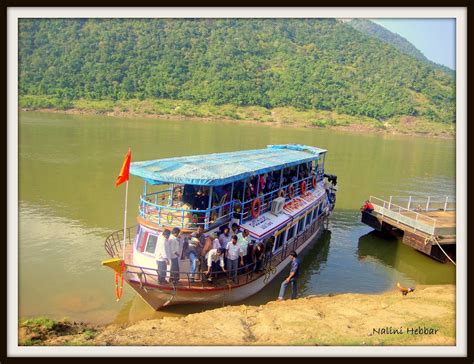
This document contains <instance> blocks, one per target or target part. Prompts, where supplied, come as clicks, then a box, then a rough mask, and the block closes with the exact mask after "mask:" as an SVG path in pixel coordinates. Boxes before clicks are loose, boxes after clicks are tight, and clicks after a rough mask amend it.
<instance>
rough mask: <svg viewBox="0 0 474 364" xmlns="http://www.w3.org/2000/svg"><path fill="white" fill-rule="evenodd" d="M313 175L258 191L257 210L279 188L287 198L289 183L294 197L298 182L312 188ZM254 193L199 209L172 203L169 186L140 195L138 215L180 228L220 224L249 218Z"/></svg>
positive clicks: (267, 205) (269, 201)
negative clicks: (165, 188)
mask: <svg viewBox="0 0 474 364" xmlns="http://www.w3.org/2000/svg"><path fill="white" fill-rule="evenodd" d="M312 179H313V175H310V176H308V177H305V178H302V179H299V180H297V181H295V182H291V183H289V184H287V185H284V186H281V187H280V188H278V189H276V190H273V191H270V192H267V193H265V194H260V195H259V197H258V198H259V199H260V201H261V208H260V213H265V212H267V211H268V210H270V209H271V204H272V201H273V200H274V199H275V198H276V197H278V194H279V193H280V191H281V190H282V191H283V192H284V195H285V200H286V201H289V200H290V199H291V197H290V187H291V186H292V187H293V192H292V195H293V197H296V196H300V195H301V184H302V182H303V181H304V182H305V183H306V190H307V191H309V190H312V189H313V186H312ZM256 198H257V197H253V198H252V199H250V200H246V201H244V202H240V201H238V200H231V201H229V202H226V203H224V204H221V205H217V206H213V207H211V208H210V209H206V210H198V209H190V208H188V207H182V206H173V205H171V204H170V202H171V189H168V190H163V191H159V192H154V193H150V194H147V195H141V196H140V204H139V215H140V216H141V217H142V218H144V219H145V220H147V221H150V222H152V223H155V224H157V225H159V226H173V227H180V228H191V229H195V228H197V227H198V226H203V227H204V229H210V228H213V227H215V226H217V225H220V224H222V223H224V222H226V221H228V220H230V219H231V218H233V217H236V218H239V219H240V223H242V222H244V221H247V220H249V219H250V218H251V217H252V216H251V205H252V203H253V201H254V200H255V199H256Z"/></svg>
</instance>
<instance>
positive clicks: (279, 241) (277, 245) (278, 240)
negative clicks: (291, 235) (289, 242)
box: [273, 233, 285, 251]
mask: <svg viewBox="0 0 474 364" xmlns="http://www.w3.org/2000/svg"><path fill="white" fill-rule="evenodd" d="M283 235H285V233H281V234H278V236H277V237H276V238H275V246H274V248H273V251H277V250H278V249H280V248H281V246H282V245H283Z"/></svg>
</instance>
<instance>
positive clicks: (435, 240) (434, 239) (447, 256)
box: [433, 236, 456, 265]
mask: <svg viewBox="0 0 474 364" xmlns="http://www.w3.org/2000/svg"><path fill="white" fill-rule="evenodd" d="M433 241H434V242H435V243H436V244H437V245H438V246H439V248H440V249H441V251H442V252H443V253H444V255H446V258H448V259H449V260H450V261H451V263H453V264H454V265H456V263H455V262H454V261H453V260H452V259H451V257H450V256H449V255H448V254H446V252H445V251H444V249H443V248H441V245H440V244H439V242H438V239H437V238H436V236H435V237H434V238H433Z"/></svg>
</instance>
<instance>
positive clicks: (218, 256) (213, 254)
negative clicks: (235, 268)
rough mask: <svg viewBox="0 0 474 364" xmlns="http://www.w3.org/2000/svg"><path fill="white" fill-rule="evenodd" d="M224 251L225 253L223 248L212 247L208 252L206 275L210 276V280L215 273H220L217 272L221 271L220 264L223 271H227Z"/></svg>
mask: <svg viewBox="0 0 474 364" xmlns="http://www.w3.org/2000/svg"><path fill="white" fill-rule="evenodd" d="M224 253H225V249H222V248H217V249H211V250H210V251H209V253H207V256H206V259H207V271H206V276H208V278H207V279H208V280H212V274H213V273H216V274H218V273H217V272H218V271H219V266H220V267H221V269H222V272H224V273H226V270H225V267H224ZM218 263H219V264H218Z"/></svg>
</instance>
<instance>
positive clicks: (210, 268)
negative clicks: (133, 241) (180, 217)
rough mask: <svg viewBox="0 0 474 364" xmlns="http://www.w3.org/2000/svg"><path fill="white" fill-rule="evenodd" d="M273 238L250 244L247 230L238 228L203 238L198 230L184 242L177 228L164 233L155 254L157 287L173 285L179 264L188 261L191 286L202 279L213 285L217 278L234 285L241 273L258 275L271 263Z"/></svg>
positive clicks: (223, 229)
mask: <svg viewBox="0 0 474 364" xmlns="http://www.w3.org/2000/svg"><path fill="white" fill-rule="evenodd" d="M274 243H275V237H273V236H272V237H270V238H268V239H267V240H266V241H265V242H263V243H262V242H257V243H255V241H253V240H251V238H250V234H249V232H248V231H247V230H242V231H240V229H239V226H238V225H237V224H235V223H234V224H232V226H231V227H230V228H229V226H228V225H224V226H223V227H221V229H219V230H217V231H215V232H212V233H211V234H205V233H204V229H203V228H202V227H201V226H200V227H198V228H197V231H195V232H194V233H193V234H192V235H191V237H190V238H183V237H182V236H181V231H180V229H179V228H174V229H173V230H171V231H170V230H167V229H166V230H164V231H163V233H162V234H161V235H160V236H159V238H158V241H157V246H156V250H155V256H156V260H157V268H158V280H159V283H160V284H165V283H168V281H167V280H166V278H167V271H169V272H170V276H169V281H170V282H171V283H173V284H176V283H177V282H178V280H179V278H180V273H179V260H180V259H189V261H190V263H191V271H190V274H189V280H190V281H191V282H194V281H195V280H196V279H198V278H200V277H203V276H204V277H205V279H207V280H208V281H210V282H212V281H213V280H214V279H216V278H218V277H229V278H230V279H232V280H233V281H234V282H235V283H237V282H238V280H237V276H238V274H241V273H249V272H251V271H254V272H257V273H260V272H263V270H264V267H265V266H266V265H267V264H268V262H269V261H270V258H271V256H272V250H273V245H274Z"/></svg>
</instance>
